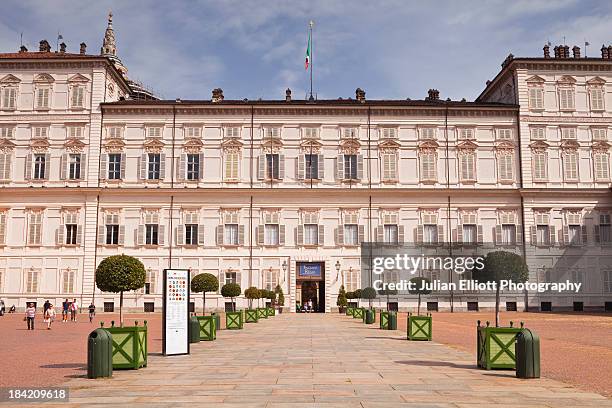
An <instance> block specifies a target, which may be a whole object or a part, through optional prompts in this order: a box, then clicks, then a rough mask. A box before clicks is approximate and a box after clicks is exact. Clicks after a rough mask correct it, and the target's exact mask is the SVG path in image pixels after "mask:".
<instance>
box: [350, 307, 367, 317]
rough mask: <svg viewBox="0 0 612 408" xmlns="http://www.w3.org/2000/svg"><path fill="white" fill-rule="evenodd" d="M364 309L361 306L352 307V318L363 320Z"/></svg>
mask: <svg viewBox="0 0 612 408" xmlns="http://www.w3.org/2000/svg"><path fill="white" fill-rule="evenodd" d="M364 311H365V309H363V308H356V309H353V319H361V320H363V316H364Z"/></svg>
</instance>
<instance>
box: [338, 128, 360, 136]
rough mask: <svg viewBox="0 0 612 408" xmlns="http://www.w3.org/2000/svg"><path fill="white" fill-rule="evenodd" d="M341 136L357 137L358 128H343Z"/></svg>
mask: <svg viewBox="0 0 612 408" xmlns="http://www.w3.org/2000/svg"><path fill="white" fill-rule="evenodd" d="M340 136H341V137H342V138H343V139H355V138H356V137H357V128H352V127H345V128H341V129H340Z"/></svg>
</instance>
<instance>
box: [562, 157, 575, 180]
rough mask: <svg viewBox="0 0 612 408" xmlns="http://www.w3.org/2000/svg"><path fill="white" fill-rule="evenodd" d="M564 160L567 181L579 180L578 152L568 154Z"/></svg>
mask: <svg viewBox="0 0 612 408" xmlns="http://www.w3.org/2000/svg"><path fill="white" fill-rule="evenodd" d="M563 159H564V160H563V170H564V175H565V180H567V181H572V180H578V152H567V153H565V155H564V156H563Z"/></svg>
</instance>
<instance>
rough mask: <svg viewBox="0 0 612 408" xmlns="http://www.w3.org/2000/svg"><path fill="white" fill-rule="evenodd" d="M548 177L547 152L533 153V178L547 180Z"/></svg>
mask: <svg viewBox="0 0 612 408" xmlns="http://www.w3.org/2000/svg"><path fill="white" fill-rule="evenodd" d="M546 177H547V165H546V153H544V152H534V153H533V179H534V180H535V181H546Z"/></svg>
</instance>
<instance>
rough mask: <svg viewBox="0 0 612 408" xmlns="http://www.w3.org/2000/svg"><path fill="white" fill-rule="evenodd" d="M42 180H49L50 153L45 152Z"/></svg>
mask: <svg viewBox="0 0 612 408" xmlns="http://www.w3.org/2000/svg"><path fill="white" fill-rule="evenodd" d="M44 172H45V174H44V177H43V179H44V180H49V173H51V155H50V154H49V153H47V154H45V167H44Z"/></svg>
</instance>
